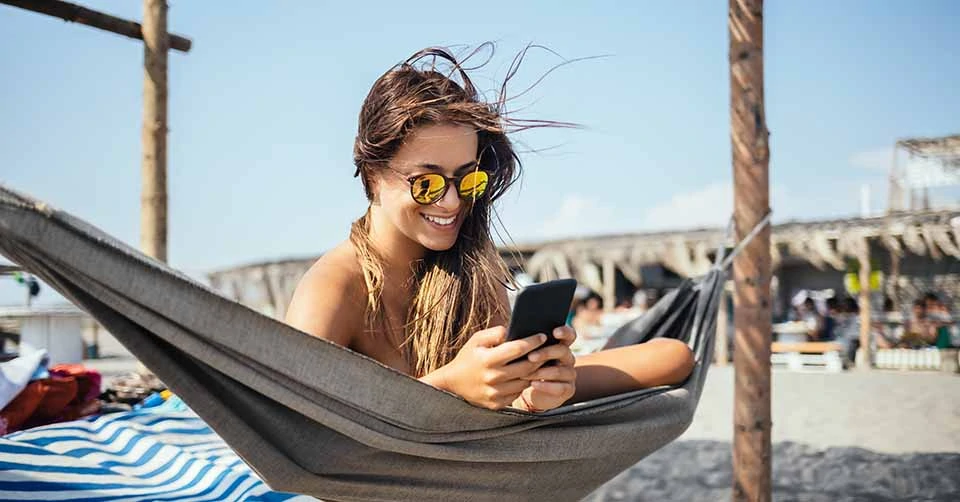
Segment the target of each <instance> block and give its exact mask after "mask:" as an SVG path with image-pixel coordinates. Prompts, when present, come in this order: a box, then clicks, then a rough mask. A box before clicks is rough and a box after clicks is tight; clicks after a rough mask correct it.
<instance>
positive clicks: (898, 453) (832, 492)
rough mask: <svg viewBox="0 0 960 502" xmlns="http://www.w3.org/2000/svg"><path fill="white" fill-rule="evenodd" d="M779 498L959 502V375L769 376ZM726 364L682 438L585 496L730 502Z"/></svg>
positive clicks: (715, 373) (729, 373) (729, 374)
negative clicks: (770, 379) (720, 501)
mask: <svg viewBox="0 0 960 502" xmlns="http://www.w3.org/2000/svg"><path fill="white" fill-rule="evenodd" d="M772 385H773V400H772V421H773V429H772V438H773V442H774V446H773V476H772V477H773V492H774V500H778V501H779V500H783V501H811V502H813V501H854V500H857V501H859V500H864V501H894V500H938V501H940V500H942V501H948V500H949V501H958V500H960V375H949V374H942V373H936V372H887V371H870V372H860V371H848V372H845V373H839V374H837V373H833V374H829V373H795V372H789V371H785V370H784V371H781V370H774V372H773V384H772ZM732 416H733V368H730V367H726V368H719V367H715V368H712V369H711V370H710V374H709V376H708V378H707V384H706V387H705V388H704V392H703V396H702V397H701V399H700V406H699V408H698V409H697V413H696V415H695V417H694V421H693V424H691V426H690V428H689V429H687V431H686V433H684V435H683V436H681V438H680V439H679V440H678V441H676V442H674V443H672V444H670V445H668V446H666V447H665V448H663V449H662V450H660V451H658V452H656V453H655V454H653V455H651V456H650V457H648V458H646V459H644V460H643V461H641V462H640V463H638V464H637V465H635V466H634V467H632V468H631V469H629V470H628V471H626V472H624V473H622V474H621V475H619V476H617V477H616V478H615V479H613V480H612V481H610V482H609V483H607V484H606V485H604V486H603V487H601V488H600V489H598V490H597V491H596V492H594V493H593V494H592V495H591V496H590V497H588V498H587V499H586V500H589V501H606V500H631V501H654V500H657V501H661V500H664V501H666V500H669V501H673V500H676V501H713V500H717V501H719V500H724V501H727V500H730V496H731V490H732V486H733V473H732V465H731V441H732V439H733V425H732V423H733V422H732Z"/></svg>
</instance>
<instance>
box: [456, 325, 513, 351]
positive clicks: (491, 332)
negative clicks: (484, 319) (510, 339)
mask: <svg viewBox="0 0 960 502" xmlns="http://www.w3.org/2000/svg"><path fill="white" fill-rule="evenodd" d="M506 339H507V330H506V328H504V327H503V326H494V327H492V328H487V329H484V330H481V331H477V332H476V333H474V334H473V336H471V337H470V340H468V341H467V343H466V345H471V346H474V347H496V346H497V345H500V344H501V343H503V342H504V340H506Z"/></svg>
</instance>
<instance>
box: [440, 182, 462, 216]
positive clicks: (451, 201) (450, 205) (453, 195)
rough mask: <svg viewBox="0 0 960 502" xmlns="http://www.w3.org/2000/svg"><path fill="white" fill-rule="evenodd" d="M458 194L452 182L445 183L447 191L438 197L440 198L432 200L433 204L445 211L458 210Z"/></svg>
mask: <svg viewBox="0 0 960 502" xmlns="http://www.w3.org/2000/svg"><path fill="white" fill-rule="evenodd" d="M460 202H461V201H460V194H459V193H457V187H456V186H454V185H453V184H452V183H451V184H449V185H447V191H446V192H445V193H444V194H443V197H440V200H438V201H436V202H434V205H436V206H437V207H439V208H441V209H443V210H445V211H451V212H453V211H459V210H460Z"/></svg>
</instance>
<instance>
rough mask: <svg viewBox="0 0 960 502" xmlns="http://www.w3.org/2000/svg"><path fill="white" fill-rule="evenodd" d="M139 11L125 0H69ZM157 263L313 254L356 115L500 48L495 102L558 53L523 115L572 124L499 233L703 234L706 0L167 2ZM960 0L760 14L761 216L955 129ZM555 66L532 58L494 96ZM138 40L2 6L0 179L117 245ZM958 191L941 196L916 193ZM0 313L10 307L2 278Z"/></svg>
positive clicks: (539, 145) (880, 179)
mask: <svg viewBox="0 0 960 502" xmlns="http://www.w3.org/2000/svg"><path fill="white" fill-rule="evenodd" d="M83 3H84V4H85V5H88V6H90V7H92V8H95V9H99V10H103V11H106V12H110V13H113V14H116V15H119V16H122V17H127V18H134V19H138V18H140V17H141V12H140V9H141V2H135V1H131V2H117V1H112V2H111V1H93V0H85V1H84V2H83ZM170 3H171V8H170V17H169V26H170V31H172V32H174V33H178V34H183V35H185V36H187V37H189V38H191V39H192V40H193V43H194V48H193V50H191V52H190V53H188V54H185V55H184V54H181V53H176V52H174V53H171V57H170V135H169V152H170V153H169V191H170V202H169V204H170V235H169V257H170V262H171V263H172V264H173V265H174V266H176V267H178V268H182V269H185V270H186V271H187V272H189V273H191V274H199V273H202V272H203V271H207V270H210V269H216V268H223V267H226V266H231V265H236V264H240V263H245V262H251V261H257V260H262V259H274V258H280V257H288V256H300V255H312V254H316V253H319V252H321V251H323V250H324V249H327V248H329V247H330V246H332V245H334V244H335V243H337V242H339V241H340V240H342V239H344V238H345V237H346V235H347V231H348V227H349V223H350V221H352V220H353V219H354V218H356V217H357V216H358V215H360V214H361V213H362V211H363V209H364V207H365V199H364V198H363V195H362V190H361V188H360V184H359V182H358V181H357V180H356V179H354V178H352V174H353V166H352V162H351V149H352V144H353V138H354V135H355V134H356V120H357V114H358V111H359V108H360V104H361V102H362V100H363V98H364V96H365V95H366V93H367V91H368V89H369V87H370V85H371V84H372V82H373V81H374V80H375V79H376V78H377V77H378V76H379V75H380V74H381V73H382V72H384V71H385V70H386V69H387V68H389V67H390V66H391V65H393V64H394V63H396V62H398V61H400V60H402V59H404V58H406V57H407V56H408V55H409V54H411V53H412V52H414V51H416V50H417V49H420V48H422V47H425V46H429V45H460V44H471V45H476V44H478V43H481V42H483V41H487V40H492V41H496V42H497V43H498V52H497V56H496V57H495V59H494V61H493V62H492V63H491V64H490V65H488V66H487V67H486V68H484V69H482V70H480V71H479V72H478V73H476V74H475V75H476V77H475V81H476V82H477V83H478V84H479V85H480V87H482V88H485V89H493V88H495V87H496V86H497V79H498V78H499V77H502V75H503V70H504V69H505V66H506V65H507V64H508V62H509V60H510V59H511V58H512V56H513V54H514V53H515V52H516V51H517V50H519V49H520V48H522V47H523V45H524V44H526V43H528V42H534V43H538V44H543V45H546V46H549V47H550V48H551V49H553V50H555V51H557V52H559V53H560V54H561V55H562V56H564V57H567V58H576V57H583V56H592V55H599V54H610V55H611V56H610V57H608V58H604V59H600V60H592V61H586V62H581V63H576V64H573V65H571V66H567V67H564V68H562V69H560V70H558V71H557V72H554V73H553V74H551V75H550V76H549V77H547V79H546V80H545V81H544V82H543V83H542V84H541V85H539V86H538V87H537V88H536V89H535V91H534V92H533V93H532V94H531V96H530V99H529V100H527V101H526V104H528V105H530V107H529V108H528V109H527V110H526V112H525V115H524V116H528V117H533V118H545V119H553V120H564V121H572V122H578V123H581V124H583V125H584V126H586V128H585V129H583V130H553V131H545V132H538V133H535V134H528V135H525V136H523V137H522V138H520V139H522V140H523V141H524V142H525V144H526V145H527V146H528V147H529V148H531V149H545V148H549V147H554V146H556V148H553V149H549V150H546V151H542V152H540V153H536V154H529V155H525V156H524V161H525V164H524V167H525V178H524V182H523V185H522V187H521V188H520V189H519V190H515V191H514V192H513V194H511V195H510V196H508V197H507V198H506V199H507V200H506V201H504V203H503V205H502V207H501V214H502V217H503V221H504V222H505V223H506V226H507V229H508V230H509V231H510V232H511V234H512V235H513V238H514V240H516V241H518V242H520V241H529V240H539V239H543V238H550V237H558V236H565V235H574V234H585V233H607V232H631V231H642V230H650V229H658V228H680V227H690V226H703V225H720V224H722V223H723V222H724V221H725V220H726V218H727V215H728V214H729V211H730V207H731V198H732V192H731V185H730V180H731V168H730V147H729V108H728V106H729V105H728V103H729V101H728V100H729V90H728V89H729V77H728V65H727V47H728V44H727V25H726V15H727V4H726V2H722V1H715V2H677V3H673V2H669V3H668V2H656V3H654V2H628V1H621V2H589V3H588V2H579V3H577V5H572V6H568V5H563V7H559V5H561V4H558V3H557V2H493V1H490V2H484V3H482V4H478V3H475V2H442V3H441V2H437V3H433V4H424V6H423V7H419V8H417V9H412V8H411V7H409V5H410V4H409V3H406V2H380V5H372V4H371V3H370V2H306V1H300V2H283V3H282V4H283V7H281V6H280V5H281V3H279V2H253V1H237V2H230V7H229V8H227V7H225V6H224V4H223V3H220V2H187V1H182V0H181V1H171V2H170ZM957 26H960V3H958V2H953V1H949V0H943V1H920V2H901V1H892V0H891V1H872V2H867V1H844V2H827V1H816V2H789V1H778V2H775V1H770V2H767V5H766V12H765V28H766V48H765V58H766V60H765V64H766V104H767V121H768V125H769V129H770V131H771V148H772V155H771V163H770V169H771V185H772V187H771V190H772V196H773V203H772V204H773V207H774V211H775V214H776V219H777V220H779V221H783V220H786V219H794V218H802V219H811V218H818V217H827V216H846V215H854V214H857V213H858V212H859V207H860V205H859V204H860V203H859V193H860V186H861V185H863V184H868V185H869V186H870V187H871V189H872V196H873V197H872V199H873V202H872V209H873V210H874V211H881V210H883V208H884V207H885V206H884V205H885V203H886V196H885V194H886V186H885V184H886V182H885V176H886V173H885V168H886V166H887V163H888V162H889V158H890V155H889V151H890V147H891V145H892V144H893V142H894V140H895V139H896V138H899V137H905V136H918V135H941V134H949V133H957V132H960V100H958V99H957V85H958V84H957V83H958V82H960V59H958V56H957V55H956V54H957V53H958V51H960V31H958V30H957ZM556 62H557V59H555V58H554V57H553V56H550V55H548V54H546V53H543V52H540V53H535V54H534V55H533V56H532V57H531V58H530V59H529V61H528V64H526V65H524V66H523V67H522V68H521V77H520V79H518V82H517V86H516V87H514V91H519V90H521V89H522V88H523V87H524V86H523V85H522V84H523V83H524V82H532V81H533V80H535V79H536V78H537V77H539V76H540V75H541V74H542V72H543V71H545V70H546V69H547V68H549V67H550V66H551V65H553V64H555V63H556ZM141 64H142V48H141V46H140V44H139V43H138V42H136V41H133V40H129V39H126V38H122V37H119V36H116V35H112V34H108V33H103V32H99V31H95V30H93V29H90V28H87V27H83V26H79V25H72V24H65V23H63V22H61V21H58V20H55V19H52V18H48V17H46V16H41V15H38V14H34V13H30V12H26V11H22V10H19V9H14V8H11V7H7V6H0V75H2V78H0V180H2V181H3V182H4V183H6V184H8V185H10V186H12V187H14V188H17V189H19V190H22V191H25V192H27V193H30V194H33V195H35V196H37V197H39V198H41V199H44V200H46V201H47V202H50V203H51V204H53V205H55V206H58V207H60V208H63V209H66V210H68V211H71V212H73V213H75V214H77V215H79V216H81V217H83V218H85V219H87V220H88V221H91V222H92V223H94V224H96V225H98V226H100V227H101V228H103V229H105V230H106V231H108V232H110V233H112V234H114V235H116V236H118V237H119V238H121V239H123V240H125V241H127V242H130V243H132V244H134V245H136V244H137V243H138V240H139V230H138V225H139V208H140V204H139V195H140V126H141V123H140V120H141V99H142V98H141V96H142V85H143V84H142V78H143V77H142V69H141V68H142V66H141ZM935 195H936V196H937V197H938V199H937V200H940V201H941V202H943V201H946V202H954V203H956V202H957V201H958V197H957V196H956V192H944V193H937V194H935ZM2 282H4V284H0V303H10V302H15V301H19V299H20V295H19V291H18V290H11V287H10V285H9V284H6V283H9V282H10V281H9V280H8V281H2Z"/></svg>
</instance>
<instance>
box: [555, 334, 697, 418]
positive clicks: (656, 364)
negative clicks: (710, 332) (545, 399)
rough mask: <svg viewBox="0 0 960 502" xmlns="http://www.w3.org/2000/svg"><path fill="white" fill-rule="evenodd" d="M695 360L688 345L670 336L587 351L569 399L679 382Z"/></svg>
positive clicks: (577, 364)
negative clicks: (575, 385)
mask: <svg viewBox="0 0 960 502" xmlns="http://www.w3.org/2000/svg"><path fill="white" fill-rule="evenodd" d="M694 363H695V361H694V360H693V353H692V352H690V347H688V346H687V344H686V343H684V342H681V341H680V340H674V339H669V338H655V339H653V340H650V341H649V342H646V343H640V344H637V345H630V346H627V347H618V348H615V349H609V350H602V351H600V352H594V353H593V354H586V355H583V356H580V357H578V358H577V362H576V366H575V367H576V370H577V390H576V393H575V394H574V395H573V398H571V400H570V401H569V402H571V403H576V402H581V401H588V400H590V399H596V398H598V397H603V396H609V395H613V394H619V393H622V392H629V391H631V390H637V389H643V388H648V387H656V386H658V385H673V384H678V383H681V382H683V381H684V380H686V378H687V377H688V376H690V372H691V371H693V366H694Z"/></svg>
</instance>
